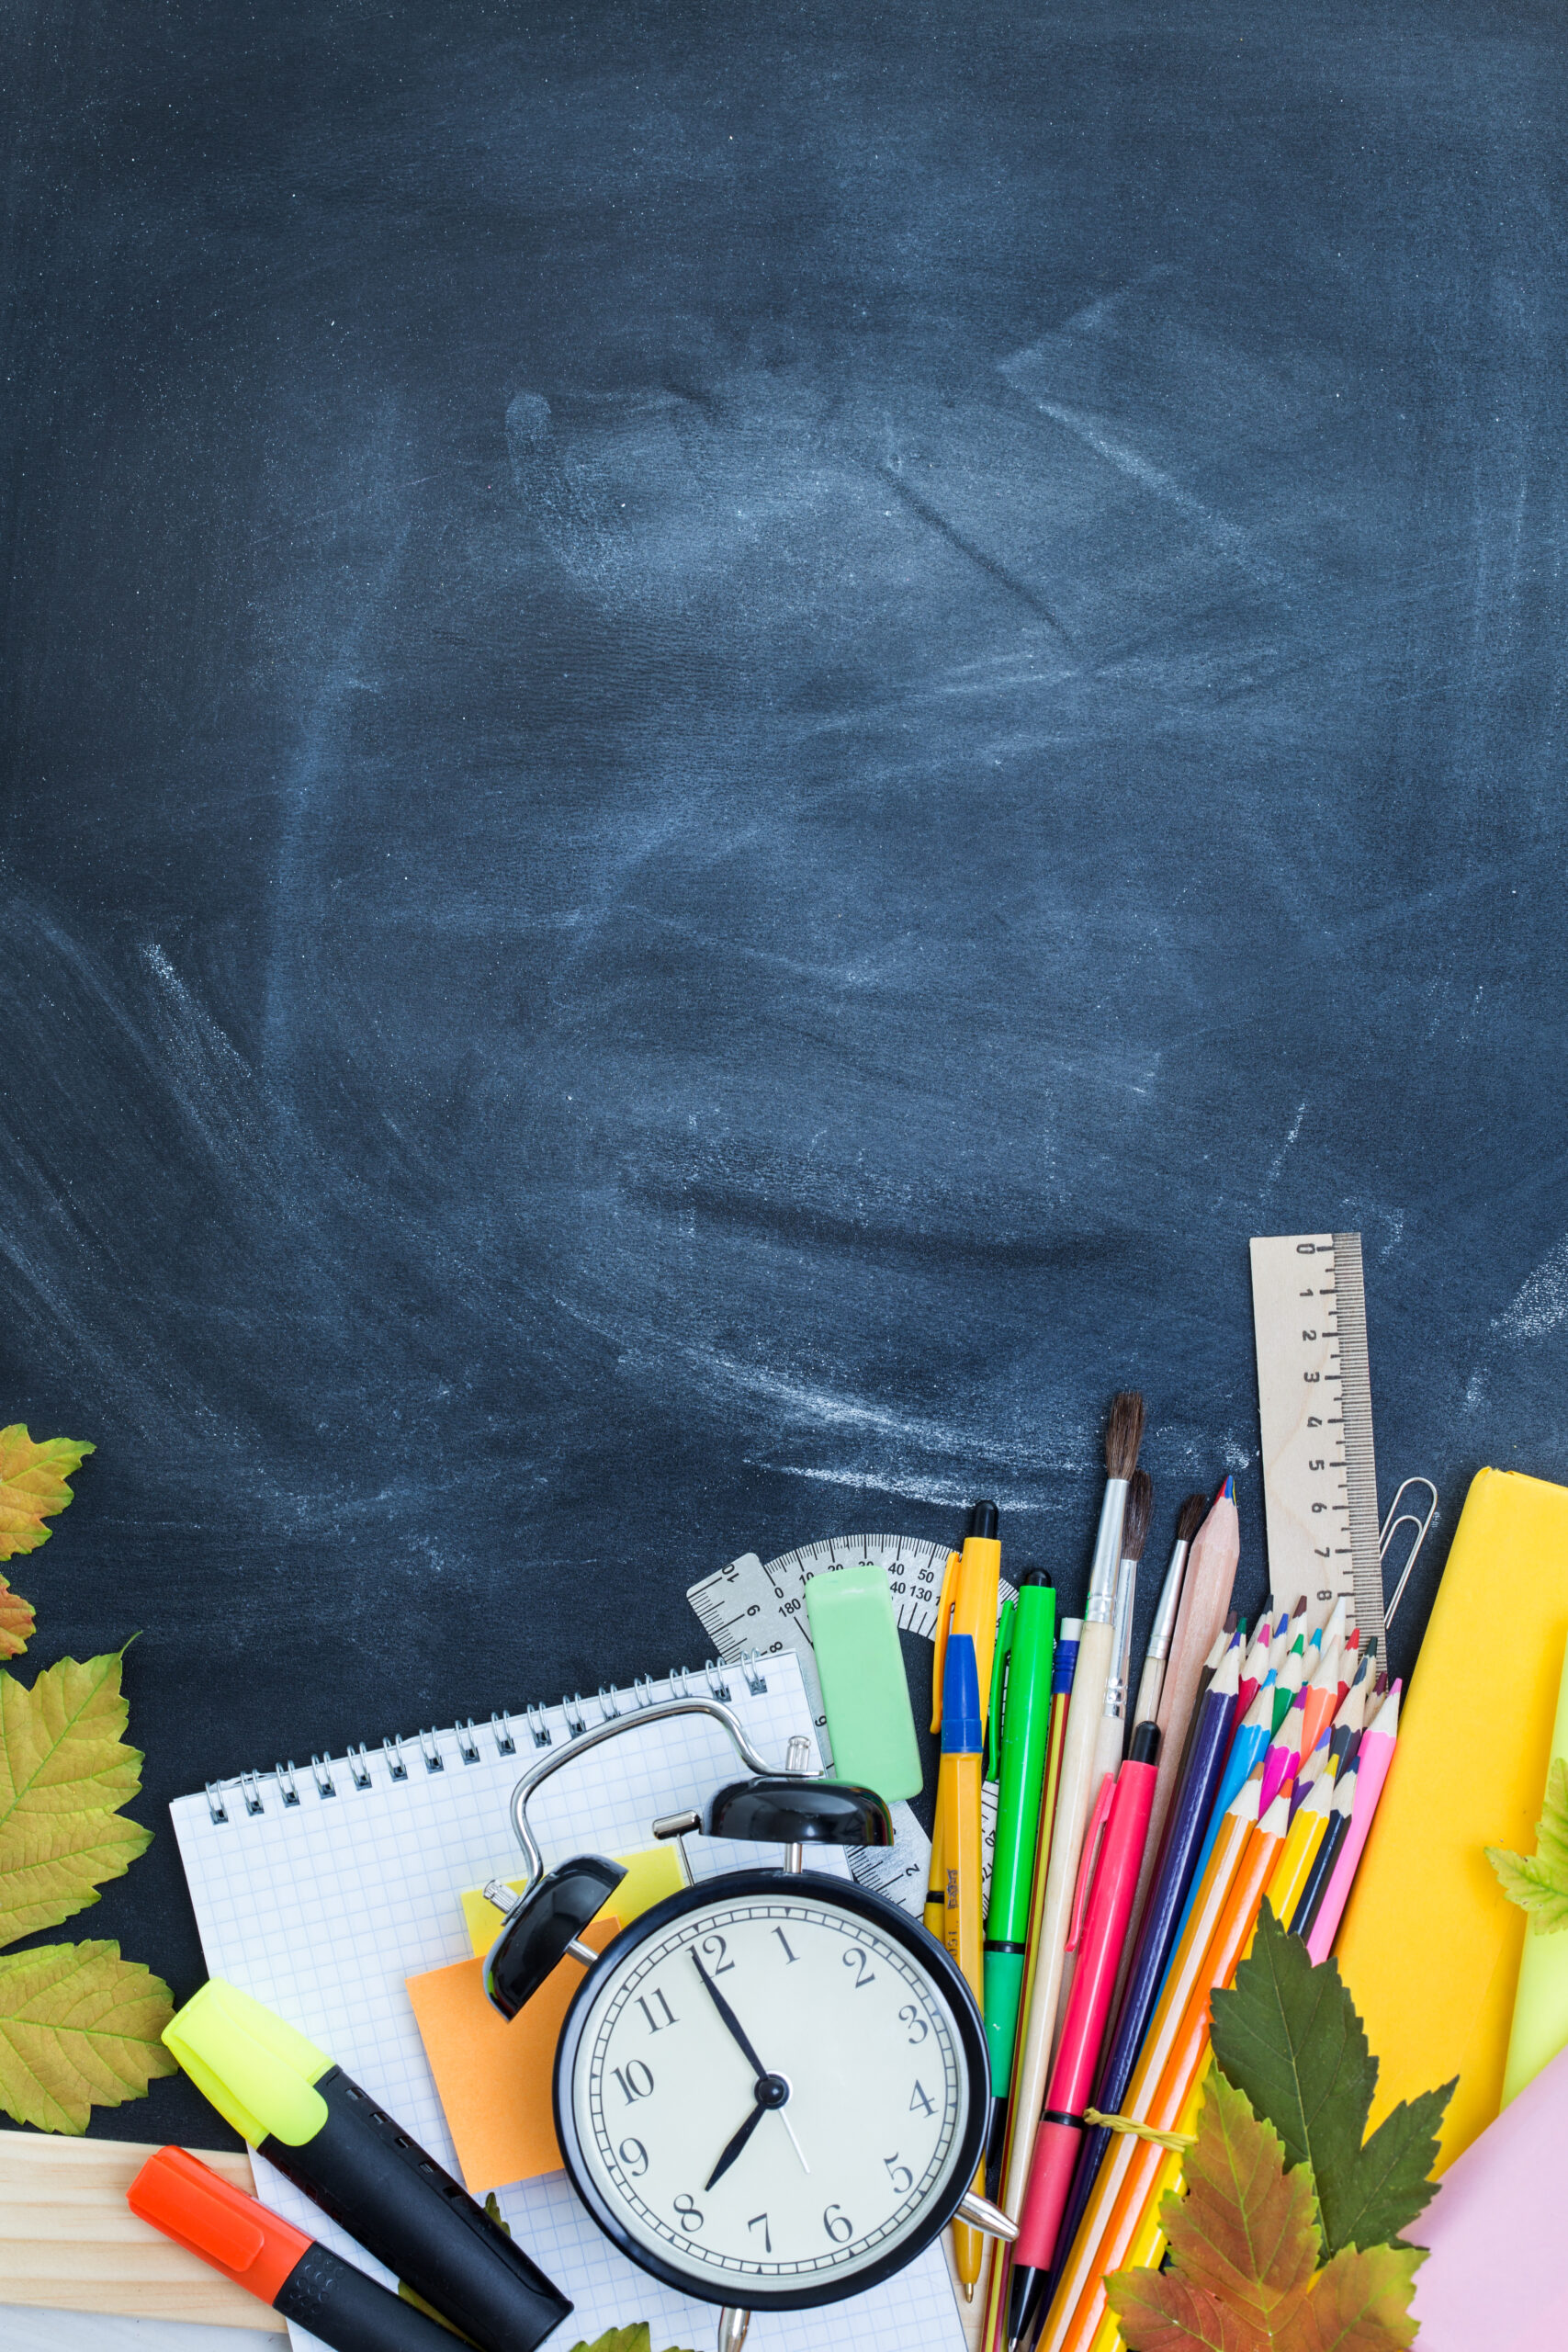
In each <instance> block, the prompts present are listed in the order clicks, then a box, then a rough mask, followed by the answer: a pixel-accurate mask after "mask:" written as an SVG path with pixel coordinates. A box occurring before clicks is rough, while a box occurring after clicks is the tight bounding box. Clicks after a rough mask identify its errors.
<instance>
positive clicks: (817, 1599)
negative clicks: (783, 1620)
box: [806, 1560, 920, 1804]
mask: <svg viewBox="0 0 1568 2352" xmlns="http://www.w3.org/2000/svg"><path fill="white" fill-rule="evenodd" d="M806 1615H807V1623H809V1625H810V1627H811V1642H812V1647H813V1648H814V1649H815V1650H816V1653H817V1672H818V1678H819V1679H820V1681H821V1684H822V1702H823V1704H824V1706H825V1707H826V1708H827V1710H828V1737H829V1740H830V1741H831V1742H832V1745H833V1775H834V1778H835V1779H836V1780H840V1781H854V1782H856V1784H857V1785H858V1786H859V1787H861V1788H863V1789H874V1790H875V1791H876V1793H877V1795H878V1796H879V1797H884V1798H886V1801H887V1803H888V1804H893V1803H894V1802H895V1800H896V1799H897V1798H899V1797H913V1796H918V1795H919V1792H920V1747H919V1740H918V1739H917V1738H916V1737H915V1718H914V1713H913V1711H912V1710H911V1708H910V1705H909V1686H908V1682H907V1680H906V1679H905V1676H904V1657H903V1652H902V1651H901V1650H900V1649H899V1647H898V1625H897V1619H896V1618H895V1617H894V1614H893V1596H892V1594H891V1593H890V1592H889V1591H888V1589H887V1571H886V1568H884V1567H883V1566H881V1564H880V1563H879V1562H878V1561H875V1560H862V1561H859V1562H858V1563H857V1564H856V1565H855V1566H853V1567H849V1568H833V1569H831V1570H829V1574H828V1575H827V1576H823V1577H807V1583H806Z"/></svg>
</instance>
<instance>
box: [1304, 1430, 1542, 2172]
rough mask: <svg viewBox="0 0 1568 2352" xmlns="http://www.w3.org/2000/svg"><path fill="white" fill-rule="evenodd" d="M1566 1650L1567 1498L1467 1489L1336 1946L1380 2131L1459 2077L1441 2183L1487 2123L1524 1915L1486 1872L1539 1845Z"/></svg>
mask: <svg viewBox="0 0 1568 2352" xmlns="http://www.w3.org/2000/svg"><path fill="white" fill-rule="evenodd" d="M1565 1641H1568V1487H1554V1486H1549V1485H1548V1484H1547V1483H1546V1482H1545V1480H1543V1479H1540V1478H1526V1477H1523V1476H1519V1474H1518V1473H1517V1472H1515V1471H1511V1470H1483V1471H1481V1472H1480V1473H1479V1474H1478V1475H1477V1476H1476V1477H1475V1478H1474V1479H1473V1480H1472V1484H1471V1488H1470V1493H1469V1495H1468V1496H1467V1497H1466V1498H1465V1506H1464V1511H1463V1514H1462V1516H1461V1520H1460V1523H1459V1526H1458V1529H1457V1530H1456V1532H1455V1534H1454V1540H1453V1546H1452V1549H1451V1550H1450V1553H1449V1559H1448V1566H1447V1567H1446V1568H1445V1569H1444V1571H1443V1580H1442V1582H1441V1584H1440V1585H1439V1586H1438V1598H1437V1601H1436V1604H1435V1605H1434V1607H1433V1610H1432V1619H1431V1623H1430V1624H1429V1625H1428V1627H1427V1637H1426V1639H1425V1641H1424V1642H1423V1643H1422V1645H1421V1653H1420V1656H1419V1657H1418V1659H1417V1661H1416V1671H1415V1674H1414V1675H1413V1677H1412V1679H1411V1685H1410V1689H1409V1691H1408V1692H1407V1694H1406V1695H1405V1698H1404V1703H1403V1705H1402V1707H1401V1711H1400V1718H1399V1745H1398V1747H1396V1749H1395V1750H1394V1757H1393V1765H1392V1766H1391V1768H1390V1770H1389V1776H1388V1783H1387V1786H1386V1787H1385V1789H1384V1790H1383V1795H1382V1804H1380V1805H1379V1807H1378V1812H1377V1818H1376V1820H1375V1821H1374V1823H1373V1825H1372V1833H1371V1838H1369V1839H1368V1841H1367V1850H1366V1852H1365V1854H1364V1855H1363V1856H1362V1859H1361V1867H1360V1869H1359V1871H1357V1873H1356V1883H1355V1887H1354V1889H1353V1890H1352V1893H1351V1896H1350V1901H1349V1905H1348V1908H1347V1910H1346V1913H1345V1919H1344V1924H1343V1925H1342V1927H1341V1928H1340V1930H1339V1938H1338V1941H1337V1944H1336V1947H1335V1951H1336V1955H1337V1959H1338V1962H1339V1965H1340V1968H1341V1970H1342V1971H1343V1973H1344V1977H1345V1982H1346V1984H1347V1985H1348V1986H1349V1988H1350V1993H1351V1996H1352V1997H1353V1998H1354V2000H1355V2003H1356V2007H1358V2008H1359V2010H1360V2012H1361V2016H1362V2018H1364V2020H1365V2022H1366V2028H1367V2038H1368V2040H1369V2041H1370V2042H1371V2046H1372V2050H1373V2052H1374V2053H1375V2054H1376V2056H1377V2059H1378V2061H1379V2071H1378V2087H1377V2098H1376V2099H1375V2101H1374V2103H1373V2107H1372V2122H1373V2123H1374V2124H1376V2123H1377V2122H1379V2121H1380V2120H1382V2117H1383V2116H1384V2115H1386V2114H1387V2113H1388V2110H1389V2109H1390V2108H1392V2107H1393V2106H1394V2105H1395V2103H1396V2102H1397V2101H1398V2100H1400V2099H1403V2098H1413V2097H1414V2096H1415V2095H1416V2092H1418V2091H1424V2090H1430V2089H1432V2088H1434V2087H1435V2086H1436V2085H1438V2083H1443V2082H1446V2081H1447V2080H1448V2079H1449V2077H1450V2075H1458V2076H1459V2087H1458V2089H1457V2090H1456V2091H1455V2093H1454V2096H1453V2098H1452V2101H1451V2102H1450V2107H1449V2111H1448V2116H1447V2119H1446V2120H1445V2122H1444V2125H1443V2132H1442V2139H1441V2142H1440V2143H1439V2147H1438V2171H1439V2172H1441V2171H1442V2170H1444V2169H1445V2167H1446V2166H1448V2165H1450V2164H1452V2162H1453V2160H1454V2158H1455V2157H1456V2156H1458V2155H1461V2154H1462V2153H1463V2151H1464V2150H1465V2149H1466V2148H1468V2147H1469V2145H1470V2143H1471V2142H1472V2140H1474V2139H1475V2138H1477V2137H1478V2135H1479V2134H1480V2133H1481V2132H1483V2131H1484V2130H1485V2129H1486V2127H1487V2125H1488V2124H1489V2123H1491V2122H1492V2121H1493V2120H1494V2119H1495V2116H1496V2114H1497V2111H1498V2109H1499V2106H1500V2104H1501V2101H1502V2095H1503V2069H1504V2064H1505V2062H1506V2057H1507V2051H1508V2032H1509V2027H1510V2023H1511V2020H1512V2017H1513V2008H1514V1992H1515V1987H1516V1985H1517V1980H1518V1973H1519V1954H1520V1951H1521V1948H1522V1946H1523V1943H1524V1937H1525V1915H1524V1913H1523V1912H1522V1911H1521V1910H1520V1909H1519V1908H1518V1907H1517V1905H1516V1904H1512V1903H1510V1902H1509V1901H1508V1900H1507V1898H1506V1895H1505V1894H1504V1893H1503V1890H1502V1888H1501V1887H1500V1886H1499V1885H1498V1883H1497V1880H1496V1878H1495V1875H1494V1872H1493V1870H1492V1866H1491V1864H1490V1863H1489V1862H1488V1861H1487V1860H1486V1855H1485V1852H1484V1850H1483V1849H1485V1848H1486V1847H1488V1846H1505V1847H1507V1848H1508V1849H1510V1850H1511V1851H1513V1852H1514V1853H1529V1851H1531V1849H1532V1848H1533V1845H1534V1838H1535V1823H1536V1819H1537V1816H1538V1815H1539V1813H1540V1792H1541V1790H1542V1788H1543V1787H1544V1786H1545V1783H1546V1773H1547V1766H1548V1764H1549V1762H1550V1760H1551V1735H1552V1723H1553V1719H1554V1717H1555V1714H1556V1712H1557V1698H1558V1681H1559V1676H1560V1674H1561V1671H1562V1655H1563V1645H1564V1642H1565Z"/></svg>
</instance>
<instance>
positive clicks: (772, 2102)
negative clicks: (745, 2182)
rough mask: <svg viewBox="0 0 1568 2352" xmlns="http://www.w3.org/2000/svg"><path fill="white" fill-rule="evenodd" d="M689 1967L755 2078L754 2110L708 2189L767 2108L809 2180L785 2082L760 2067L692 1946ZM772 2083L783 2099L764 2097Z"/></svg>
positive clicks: (727, 2166)
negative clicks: (789, 2111)
mask: <svg viewBox="0 0 1568 2352" xmlns="http://www.w3.org/2000/svg"><path fill="white" fill-rule="evenodd" d="M692 1964H693V1966H694V1968H695V1970H696V1972H697V1974H698V1975H699V1976H700V1977H701V1978H702V1980H703V1983H704V1984H705V1985H706V1986H707V1989H708V1997H709V1998H710V1999H711V2001H712V2002H713V2005H714V2007H715V2008H716V2010H717V2011H718V2013H719V2016H720V2017H721V2018H723V2019H724V2022H725V2024H726V2025H727V2026H728V2029H729V2031H730V2032H731V2033H732V2034H733V2035H734V2037H735V2039H736V2041H738V2042H739V2045H740V2049H741V2052H742V2055H743V2056H744V2057H745V2059H746V2063H747V2064H748V2065H749V2066H750V2068H751V2070H752V2072H753V2074H754V2075H756V2078H757V2079H756V2082H755V2084H754V2085H753V2088H752V2095H753V2097H754V2098H756V2100H757V2105H756V2108H755V2109H754V2111H753V2112H752V2113H751V2114H750V2115H749V2116H748V2117H747V2118H746V2120H745V2122H744V2123H743V2124H742V2125H741V2127H740V2129H739V2131H738V2132H737V2133H736V2135H735V2137H734V2139H733V2140H731V2142H730V2143H729V2145H728V2148H726V2150H725V2151H724V2154H722V2155H721V2156H720V2158H719V2160H718V2165H717V2169H716V2171H715V2172H714V2174H713V2176H712V2178H711V2179H710V2180H709V2182H708V2187H709V2188H712V2187H713V2183H714V2181H715V2180H716V2179H717V2178H718V2177H719V2174H720V2173H723V2172H727V2171H728V2168H729V2166H730V2165H732V2164H733V2163H734V2162H735V2159H736V2157H737V2156H738V2155H739V2154H740V2151H741V2149H742V2148H743V2147H744V2146H745V2145H746V2143H747V2141H748V2140H749V2139H750V2137H751V2134H752V2132H753V2131H755V2130H756V2128H757V2125H758V2123H759V2121H760V2120H761V2118H762V2117H763V2116H764V2115H766V2114H767V2113H768V2112H769V2111H770V2109H771V2110H772V2112H773V2114H775V2115H776V2116H777V2117H778V2119H779V2121H780V2122H781V2123H782V2124H783V2125H784V2130H785V2131H787V2132H788V2133H789V2143H790V2146H791V2147H792V2148H793V2149H794V2150H795V2154H796V2155H797V2156H798V2157H799V2158H800V2168H801V2170H802V2172H804V2173H805V2174H807V2177H809V2175H810V2172H811V2166H810V2165H808V2164H807V2161H806V2151H805V2149H804V2148H803V2147H802V2146H801V2144H800V2142H799V2141H798V2140H797V2139H796V2138H795V2126H794V2124H793V2123H792V2122H791V2121H790V2120H789V2118H788V2116H787V2115H786V2114H785V2113H784V2099H787V2098H788V2097H789V2086H788V2084H787V2083H786V2082H785V2080H784V2076H783V2075H773V2074H770V2073H769V2071H768V2069H767V2067H766V2066H764V2065H763V2064H762V2062H761V2059H760V2058H759V2057H758V2055H757V2053H756V2052H755V2050H753V2049H752V2047H751V2043H750V2040H749V2038H748V2036H747V2032H746V2029H745V2027H744V2026H743V2025H742V2024H741V2022H740V2020H739V2018H738V2017H737V2016H736V2014H735V2011H734V2010H733V2009H732V2008H731V2007H730V2006H729V2003H728V2001H727V2000H726V1999H725V1997H724V1995H723V1994H722V1993H721V1992H720V1991H719V1989H718V1986H717V1985H716V1984H715V1983H714V1981H713V1978H712V1977H711V1976H710V1975H709V1974H708V1973H707V1970H706V1969H705V1967H704V1966H703V1962H702V1955H701V1953H700V1952H699V1951H697V1948H696V1946H695V1945H693V1946H692ZM774 2084H777V2085H778V2086H779V2088H780V2089H781V2090H782V2092H783V2094H784V2096H783V2098H779V2097H777V2096H776V2095H775V2096H773V2097H768V2096H765V2095H764V2086H768V2087H769V2089H771V2088H772V2086H773V2085H774Z"/></svg>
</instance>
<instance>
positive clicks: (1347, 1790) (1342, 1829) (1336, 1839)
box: [1290, 1764, 1356, 1941]
mask: <svg viewBox="0 0 1568 2352" xmlns="http://www.w3.org/2000/svg"><path fill="white" fill-rule="evenodd" d="M1355 1802H1356V1767H1355V1765H1354V1764H1347V1765H1346V1766H1345V1769H1344V1770H1343V1771H1342V1772H1341V1773H1340V1775H1339V1777H1338V1779H1337V1781H1335V1783H1334V1795H1333V1798H1332V1800H1331V1802H1330V1804H1329V1809H1328V1828H1327V1832H1326V1834H1325V1838H1324V1840H1323V1843H1322V1845H1321V1846H1320V1847H1319V1848H1318V1849H1317V1854H1316V1858H1315V1860H1314V1862H1313V1866H1312V1869H1311V1871H1310V1872H1309V1874H1308V1876H1307V1880H1306V1883H1305V1884H1304V1885H1303V1888H1302V1891H1301V1894H1300V1895H1299V1896H1298V1897H1297V1901H1296V1907H1295V1909H1294V1911H1293V1912H1292V1915H1291V1920H1290V1928H1291V1933H1292V1936H1300V1937H1301V1938H1302V1939H1303V1941H1305V1940H1306V1939H1307V1938H1309V1937H1310V1936H1311V1934H1312V1931H1313V1927H1314V1923H1315V1921H1316V1918H1317V1915H1318V1913H1319V1911H1320V1910H1321V1909H1322V1908H1323V1898H1324V1895H1325V1894H1326V1893H1327V1891H1328V1882H1329V1880H1330V1879H1331V1878H1332V1877H1333V1875H1334V1866H1335V1864H1336V1863H1337V1861H1338V1860H1339V1856H1340V1852H1341V1849H1343V1847H1344V1844H1345V1840H1346V1838H1348V1836H1349V1834H1350V1816H1351V1812H1352V1809H1353V1807H1354V1805H1355Z"/></svg>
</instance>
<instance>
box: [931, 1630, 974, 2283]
mask: <svg viewBox="0 0 1568 2352" xmlns="http://www.w3.org/2000/svg"><path fill="white" fill-rule="evenodd" d="M985 1747H986V1734H985V1729H984V1726H983V1725H982V1724H981V1721H980V1681H979V1675H978V1673H977V1671H976V1660H975V1644H974V1640H973V1638H972V1637H971V1636H970V1635H969V1634H951V1635H950V1636H949V1638H948V1643H947V1659H946V1670H945V1672H944V1674H943V1677H942V1769H941V1771H940V1773H939V1774H938V1777H937V1784H936V1818H937V1836H938V1838H939V1839H940V1841H941V1847H942V1941H943V1943H944V1944H945V1945H946V1946H947V1949H948V1951H950V1952H951V1953H952V1955H953V1959H954V1960H955V1961H956V1962H957V1963H958V1965H959V1967H960V1969H961V1970H962V1971H963V1973H964V1983H965V1984H966V1985H968V1987H969V1990H970V1991H971V1992H972V1993H973V1994H974V1996H975V1998H976V2001H978V2000H979V1998H980V1996H981V1976H982V1972H983V1969H984V1965H985V1959H984V1943H983V1935H982V1916H981V1903H982V1897H981V1888H980V1777H981V1774H982V1773H983V1772H984V1770H985ZM975 2186H976V2188H980V2189H983V2188H984V2187H985V2165H984V2162H982V2164H981V2166H980V2169H979V2171H978V2172H976V2176H975ZM984 2254H985V2242H984V2240H983V2239H982V2237H981V2235H980V2233H979V2231H978V2230H972V2229H970V2228H968V2227H967V2225H966V2224H964V2222H956V2223H955V2224H954V2226H953V2258H954V2260H955V2261H956V2263H957V2265H958V2278H959V2283H960V2285H961V2286H962V2287H963V2289H964V2300H965V2301H971V2300H972V2299H973V2296H974V2293H975V2286H976V2280H977V2279H978V2278H979V2276H980V2265H981V2261H982V2259H983V2257H984Z"/></svg>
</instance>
